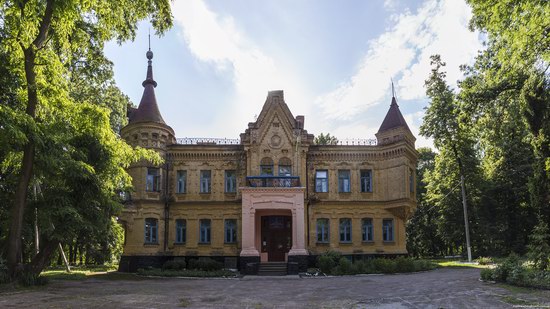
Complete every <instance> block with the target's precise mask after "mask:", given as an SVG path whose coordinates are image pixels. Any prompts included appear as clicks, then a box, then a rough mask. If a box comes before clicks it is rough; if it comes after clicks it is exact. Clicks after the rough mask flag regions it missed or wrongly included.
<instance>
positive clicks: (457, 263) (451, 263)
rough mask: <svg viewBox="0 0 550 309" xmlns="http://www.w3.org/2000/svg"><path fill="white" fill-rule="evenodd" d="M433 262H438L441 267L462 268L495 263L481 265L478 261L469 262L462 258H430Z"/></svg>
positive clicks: (479, 266)
mask: <svg viewBox="0 0 550 309" xmlns="http://www.w3.org/2000/svg"><path fill="white" fill-rule="evenodd" d="M430 261H431V262H433V263H435V264H437V265H438V266H439V267H443V268H461V267H470V268H491V267H493V265H480V264H478V263H476V262H472V263H468V262H467V261H462V260H447V259H440V260H430Z"/></svg>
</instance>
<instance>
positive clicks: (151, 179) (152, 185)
mask: <svg viewBox="0 0 550 309" xmlns="http://www.w3.org/2000/svg"><path fill="white" fill-rule="evenodd" d="M145 191H148V192H159V191H160V169H158V168H156V167H148V168H147V177H146V179H145Z"/></svg>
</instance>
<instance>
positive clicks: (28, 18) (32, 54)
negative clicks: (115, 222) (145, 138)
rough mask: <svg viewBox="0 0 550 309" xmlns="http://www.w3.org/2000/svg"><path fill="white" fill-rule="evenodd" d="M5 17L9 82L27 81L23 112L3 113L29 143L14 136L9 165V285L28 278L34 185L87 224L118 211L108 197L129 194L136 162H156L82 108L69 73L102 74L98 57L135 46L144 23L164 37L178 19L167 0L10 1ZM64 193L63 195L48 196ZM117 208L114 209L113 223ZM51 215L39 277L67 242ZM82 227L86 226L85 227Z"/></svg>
mask: <svg viewBox="0 0 550 309" xmlns="http://www.w3.org/2000/svg"><path fill="white" fill-rule="evenodd" d="M0 15H1V16H3V19H2V24H1V26H0V27H1V29H0V32H2V36H3V40H2V42H1V43H0V44H1V45H2V50H3V51H5V55H8V57H9V59H8V62H7V63H8V64H9V65H8V66H9V67H10V68H13V70H10V73H11V75H13V76H14V78H16V79H17V80H22V81H24V82H23V83H21V86H20V87H19V88H18V89H17V91H16V93H17V94H18V99H19V100H18V101H19V102H18V103H19V105H17V106H14V107H9V106H2V109H3V111H2V112H1V113H0V115H1V116H3V117H6V118H9V119H3V120H6V122H7V123H23V126H21V129H20V131H21V132H23V133H24V134H23V135H18V134H14V136H13V137H14V138H18V139H16V140H15V141H18V142H19V143H20V144H21V145H15V146H13V147H14V150H15V151H14V152H13V153H9V154H7V155H6V157H5V158H4V160H3V162H8V161H9V162H11V163H12V164H8V163H6V164H5V165H8V166H10V168H12V171H13V173H14V174H15V175H16V177H17V181H16V187H15V190H14V194H13V199H12V201H13V202H12V207H11V215H10V227H9V235H8V239H7V246H6V247H7V262H8V267H9V270H10V275H11V277H12V278H15V277H17V275H18V274H19V273H20V271H21V270H22V269H21V267H20V262H21V261H22V260H23V256H22V254H23V245H22V241H21V236H22V233H23V231H24V227H25V226H24V219H25V211H26V209H27V204H28V201H29V190H28V189H29V185H30V183H31V180H32V179H33V177H34V178H37V181H38V182H39V183H42V184H44V185H43V187H44V189H43V192H44V195H45V196H46V197H45V200H47V201H48V202H53V203H54V204H53V205H58V206H60V207H61V208H59V209H57V211H61V209H62V210H63V211H65V213H63V215H64V216H65V217H68V216H72V217H75V218H79V216H80V215H81V214H82V213H81V212H80V211H84V212H85V211H89V210H90V209H92V208H98V207H99V209H101V208H100V207H101V206H105V203H108V202H109V201H112V199H110V200H107V199H106V197H107V196H110V195H113V194H114V193H115V191H116V190H119V189H120V188H121V186H122V187H123V186H127V185H128V184H129V176H128V175H127V174H126V173H125V171H124V167H125V166H128V164H129V163H130V162H133V161H135V160H138V159H139V158H143V157H144V156H145V157H148V158H151V159H153V157H152V156H151V154H150V153H148V152H145V151H140V150H138V151H134V150H132V149H131V147H129V146H128V145H126V144H125V143H124V142H123V141H121V140H120V139H118V138H117V136H116V135H115V133H114V132H113V131H112V130H111V125H112V124H111V122H110V121H109V112H108V111H107V109H105V108H102V107H99V106H97V105H94V104H92V103H90V102H87V101H89V100H91V97H89V96H88V97H87V100H86V102H84V103H82V104H76V103H80V102H79V100H78V99H75V98H76V95H75V92H77V91H76V89H77V88H75V87H74V86H73V87H71V72H70V70H71V69H75V66H74V64H75V63H82V64H83V66H89V67H92V68H93V67H94V66H96V65H97V64H98V63H100V62H104V61H105V59H104V57H102V54H101V55H100V56H98V55H97V51H101V50H102V49H103V44H104V42H105V41H108V40H112V39H116V40H118V41H123V40H127V39H132V38H133V37H134V36H135V31H136V24H137V22H138V21H139V20H142V19H144V18H146V17H151V21H152V24H153V27H155V29H157V31H158V32H159V33H162V32H164V31H165V30H166V29H167V28H168V27H170V26H171V23H172V17H171V14H170V5H169V3H168V1H167V0H153V1H144V0H141V1H128V0H121V1H87V2H81V1H68V0H67V1H56V0H46V1H32V0H29V1H15V2H12V1H2V2H1V4H0ZM74 82H75V81H74V80H73V81H72V83H74ZM71 89H72V90H71ZM71 95H73V96H71ZM3 123H4V122H3ZM7 133H18V132H17V131H16V130H13V132H7ZM9 138H12V136H10V137H9ZM11 144H14V143H11ZM10 147H12V146H10ZM95 151H98V152H95ZM157 158H158V157H157ZM56 168H59V170H57V171H56V170H55V169H56ZM38 171H40V174H38V173H37V172H38ZM50 176H51V177H52V178H49V177H50ZM63 179H65V181H63ZM69 180H70V181H71V182H69ZM46 183H48V184H49V185H46ZM52 184H53V185H52ZM56 190H58V191H59V192H58V193H61V194H60V195H58V196H55V195H54V194H52V195H51V197H50V195H49V194H46V193H48V192H54V191H56ZM94 193H99V194H97V195H94ZM79 194H80V195H79ZM50 198H51V199H52V200H49V199H50ZM80 204H82V205H80ZM84 204H85V205H84ZM71 206H76V209H74V208H71ZM111 206H113V205H112V204H111V203H109V204H107V206H106V208H107V209H109V211H106V212H105V213H104V215H107V218H109V216H108V214H109V213H111V212H112V211H111V210H112V209H113V207H111ZM79 207H82V208H79ZM52 208H55V207H52ZM49 209H50V208H49V207H43V208H42V209H41V210H40V211H39V213H43V214H44V217H45V218H46V221H47V222H43V224H42V227H43V228H42V231H43V232H44V233H46V235H48V237H47V240H49V241H46V242H45V244H44V249H42V250H41V251H40V254H39V255H37V256H35V257H33V258H32V263H31V265H32V267H31V271H32V272H34V273H39V272H40V270H41V269H42V267H43V266H44V265H45V264H46V263H47V261H48V259H49V257H50V255H51V251H53V248H54V247H55V245H56V243H57V242H58V241H59V240H62V239H64V237H65V236H66V234H63V233H62V229H63V226H65V222H63V224H62V223H61V222H54V220H53V217H52V216H53V215H54V214H57V215H59V213H50V214H51V215H52V216H47V214H48V210H49ZM95 215H97V214H95ZM93 216H94V215H93V214H92V215H91V217H93ZM56 223H57V224H56ZM74 224H75V225H77V224H79V222H78V220H75V222H74ZM65 232H67V233H68V231H65Z"/></svg>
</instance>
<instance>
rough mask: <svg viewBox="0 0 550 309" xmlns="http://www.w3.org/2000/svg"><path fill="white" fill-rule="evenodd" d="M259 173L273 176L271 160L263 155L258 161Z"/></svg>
mask: <svg viewBox="0 0 550 309" xmlns="http://www.w3.org/2000/svg"><path fill="white" fill-rule="evenodd" d="M260 175H261V176H273V160H272V159H271V158H268V157H265V158H263V159H262V160H261V161H260Z"/></svg>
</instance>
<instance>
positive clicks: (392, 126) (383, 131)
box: [376, 83, 416, 145]
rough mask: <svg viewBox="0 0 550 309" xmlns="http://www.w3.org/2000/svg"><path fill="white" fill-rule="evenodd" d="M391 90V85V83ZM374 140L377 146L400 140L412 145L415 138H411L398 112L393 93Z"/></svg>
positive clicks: (409, 131) (403, 119)
mask: <svg viewBox="0 0 550 309" xmlns="http://www.w3.org/2000/svg"><path fill="white" fill-rule="evenodd" d="M392 89H393V83H392ZM376 139H377V140H378V144H379V145H384V144H391V143H395V142H398V141H401V140H406V141H408V142H411V143H412V144H413V145H414V142H415V141H416V138H415V137H414V136H413V134H412V132H411V130H410V129H409V126H408V125H407V122H406V121H405V118H404V117H403V114H401V111H400V110H399V105H397V99H396V98H395V93H393V96H392V99H391V104H390V109H389V110H388V113H387V114H386V117H385V118H384V121H382V125H380V129H378V133H376Z"/></svg>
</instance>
